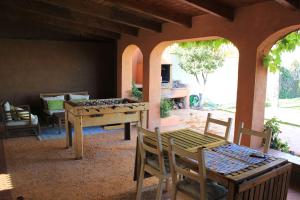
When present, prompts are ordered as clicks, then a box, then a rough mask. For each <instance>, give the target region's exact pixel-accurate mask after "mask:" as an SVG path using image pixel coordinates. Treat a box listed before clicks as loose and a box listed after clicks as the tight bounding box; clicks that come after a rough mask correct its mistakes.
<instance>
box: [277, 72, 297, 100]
mask: <svg viewBox="0 0 300 200" xmlns="http://www.w3.org/2000/svg"><path fill="white" fill-rule="evenodd" d="M294 82H295V81H294V79H293V76H292V73H291V72H290V70H288V69H286V68H283V67H282V68H280V74H279V98H280V99H290V98H295V93H294V90H293V88H294V84H295V83H294Z"/></svg>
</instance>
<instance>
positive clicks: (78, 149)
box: [74, 116, 83, 159]
mask: <svg viewBox="0 0 300 200" xmlns="http://www.w3.org/2000/svg"><path fill="white" fill-rule="evenodd" d="M74 134H75V135H74V138H76V140H75V141H76V142H75V143H76V144H75V153H76V159H82V157H83V134H82V117H81V116H76V117H75V123H74Z"/></svg>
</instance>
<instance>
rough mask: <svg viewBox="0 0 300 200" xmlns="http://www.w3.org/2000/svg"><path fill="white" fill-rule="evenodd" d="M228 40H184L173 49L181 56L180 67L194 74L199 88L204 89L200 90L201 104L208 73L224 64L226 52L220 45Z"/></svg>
mask: <svg viewBox="0 0 300 200" xmlns="http://www.w3.org/2000/svg"><path fill="white" fill-rule="evenodd" d="M226 42H227V41H226V40H223V39H219V40H213V41H203V42H201V41H199V42H184V43H178V44H177V45H176V46H175V48H174V50H173V53H174V54H175V55H176V56H178V58H179V66H180V68H181V69H183V70H184V71H185V72H186V73H188V74H191V75H193V76H194V77H195V79H196V80H197V83H198V85H199V88H202V91H200V92H199V99H200V105H202V99H203V95H204V91H205V86H206V83H207V79H208V75H209V74H210V73H213V72H214V71H215V70H216V69H218V68H220V67H222V66H223V62H224V57H225V54H224V52H223V51H222V50H221V48H220V47H221V45H222V44H225V43H226ZM201 86H202V87H201Z"/></svg>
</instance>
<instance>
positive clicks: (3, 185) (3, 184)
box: [0, 174, 13, 191]
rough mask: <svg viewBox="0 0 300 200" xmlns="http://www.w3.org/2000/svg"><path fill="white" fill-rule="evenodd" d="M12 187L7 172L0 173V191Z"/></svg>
mask: <svg viewBox="0 0 300 200" xmlns="http://www.w3.org/2000/svg"><path fill="white" fill-rule="evenodd" d="M11 189H13V184H12V181H11V177H10V175H9V174H0V191H3V190H11Z"/></svg>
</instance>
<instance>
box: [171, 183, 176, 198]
mask: <svg viewBox="0 0 300 200" xmlns="http://www.w3.org/2000/svg"><path fill="white" fill-rule="evenodd" d="M176 194H177V189H176V186H174V185H173V183H172V191H171V200H176Z"/></svg>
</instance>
